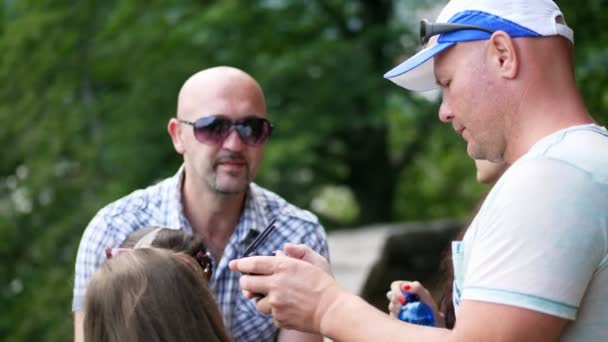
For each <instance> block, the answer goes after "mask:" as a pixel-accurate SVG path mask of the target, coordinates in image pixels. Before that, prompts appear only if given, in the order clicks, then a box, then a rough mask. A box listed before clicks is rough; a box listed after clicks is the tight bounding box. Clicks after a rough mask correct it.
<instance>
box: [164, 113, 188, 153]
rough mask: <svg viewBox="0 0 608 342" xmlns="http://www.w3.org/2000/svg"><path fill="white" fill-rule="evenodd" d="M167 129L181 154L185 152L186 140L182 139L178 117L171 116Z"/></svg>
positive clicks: (174, 146)
mask: <svg viewBox="0 0 608 342" xmlns="http://www.w3.org/2000/svg"><path fill="white" fill-rule="evenodd" d="M167 131H168V132H169V135H170V136H171V140H172V141H173V148H175V151H177V153H179V154H184V151H185V148H184V142H183V141H182V137H181V135H180V133H181V125H180V123H179V121H177V119H176V118H171V119H170V120H169V124H168V125H167Z"/></svg>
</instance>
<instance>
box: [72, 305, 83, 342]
mask: <svg viewBox="0 0 608 342" xmlns="http://www.w3.org/2000/svg"><path fill="white" fill-rule="evenodd" d="M83 326H84V315H83V313H82V312H81V311H76V312H74V342H84V329H83Z"/></svg>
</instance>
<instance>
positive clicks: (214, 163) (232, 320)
mask: <svg viewBox="0 0 608 342" xmlns="http://www.w3.org/2000/svg"><path fill="white" fill-rule="evenodd" d="M167 128H168V131H169V135H170V136H171V140H172V142H173V147H174V148H175V151H176V152H177V153H179V154H181V155H182V156H183V160H184V162H183V166H182V167H181V168H180V169H179V170H178V171H177V173H176V174H175V175H174V176H173V177H170V178H167V179H165V180H163V181H161V182H159V183H157V184H155V185H152V186H150V187H148V188H145V189H141V190H137V191H135V192H133V193H131V194H130V195H128V196H126V197H124V198H121V199H119V200H117V201H115V202H113V203H110V204H109V205H107V206H106V207H104V208H103V209H101V210H100V211H99V212H98V213H97V215H96V216H95V217H94V218H93V220H92V221H91V222H90V223H89V225H88V226H87V228H86V230H85V232H84V234H83V237H82V240H81V242H80V247H79V249H78V255H77V259H76V275H75V283H74V300H73V305H72V309H73V311H74V313H75V336H76V340H79V341H82V314H81V310H82V307H81V305H82V301H83V298H84V294H85V288H86V284H87V282H88V281H89V279H90V277H91V276H92V274H93V273H94V272H95V270H96V269H97V268H98V267H99V265H100V264H101V263H102V262H103V261H104V259H105V256H104V248H105V247H118V246H119V245H120V244H121V243H122V241H124V240H125V239H126V238H127V237H128V236H129V235H130V234H131V233H133V232H135V231H137V230H138V229H141V228H144V227H147V226H161V227H172V228H175V229H182V230H184V231H186V232H188V233H192V234H195V235H196V236H197V237H198V238H200V239H201V240H202V241H204V242H205V244H206V246H207V248H208V249H209V250H210V251H211V254H212V257H213V259H214V260H213V261H214V266H215V269H214V270H213V275H212V278H211V280H210V287H211V289H212V291H213V292H214V294H215V297H216V299H217V302H218V304H219V307H220V311H221V312H222V314H223V317H224V322H225V323H226V327H227V328H228V329H229V330H230V331H231V333H232V337H233V338H234V340H235V341H239V342H240V341H275V340H276V339H277V338H278V340H279V341H320V340H321V337H320V336H318V335H310V334H305V333H301V332H298V331H294V330H289V331H288V330H282V331H279V330H278V329H277V328H276V327H275V326H274V325H273V322H272V318H271V317H270V316H267V315H263V314H260V313H259V312H257V311H256V309H255V303H254V302H252V301H251V300H247V299H246V298H245V297H243V296H242V294H241V291H240V288H239V277H240V273H238V272H232V271H230V270H229V269H228V262H229V261H230V260H232V259H236V258H240V257H242V256H243V253H244V251H245V249H246V247H247V246H248V245H249V243H251V241H252V240H254V239H255V237H256V236H258V235H259V234H260V232H261V230H263V229H264V228H265V227H266V226H267V225H268V224H269V223H270V221H271V220H273V219H276V223H275V226H276V229H275V230H274V231H273V232H272V234H271V235H269V237H268V238H267V239H266V240H265V241H264V242H263V243H262V244H261V245H260V246H259V248H258V250H257V252H258V253H260V254H271V253H273V252H274V251H275V250H281V249H282V248H283V245H284V244H285V242H288V241H289V242H297V243H303V244H306V245H308V246H310V247H311V248H312V249H314V250H315V251H317V252H318V253H320V254H322V255H324V256H327V255H328V249H327V242H326V236H325V231H324V229H323V227H322V226H321V225H320V224H319V221H318V219H317V217H316V216H314V215H313V214H312V213H310V212H308V211H305V210H302V209H299V208H297V207H295V206H293V205H291V204H289V203H288V202H287V201H285V200H284V199H283V198H281V197H279V196H278V195H276V194H274V193H272V192H270V191H268V190H266V189H263V188H261V187H260V186H258V185H256V184H255V183H253V179H254V178H255V176H256V174H257V171H258V168H259V166H260V163H261V161H262V158H263V155H264V145H265V143H266V141H267V140H268V138H269V137H270V135H271V133H272V125H271V123H270V122H269V121H268V119H267V118H266V104H265V99H264V94H263V91H262V88H261V87H260V85H259V84H258V83H257V82H256V81H255V80H254V79H253V78H252V77H251V76H250V75H248V74H247V73H245V72H243V71H241V70H239V69H236V68H232V67H224V66H222V67H215V68H211V69H206V70H203V71H200V72H198V73H196V74H194V75H193V76H191V77H190V78H189V79H188V80H187V81H186V82H185V83H184V85H183V86H182V88H181V90H180V92H179V96H178V103H177V115H176V116H175V117H173V118H171V119H170V120H169V124H168V127H167ZM159 272H162V270H159Z"/></svg>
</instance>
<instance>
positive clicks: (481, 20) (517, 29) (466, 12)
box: [384, 0, 574, 91]
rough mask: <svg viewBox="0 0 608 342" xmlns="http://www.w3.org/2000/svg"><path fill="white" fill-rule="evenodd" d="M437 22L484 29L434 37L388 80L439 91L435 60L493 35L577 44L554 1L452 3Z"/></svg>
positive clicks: (456, 0)
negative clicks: (552, 38)
mask: <svg viewBox="0 0 608 342" xmlns="http://www.w3.org/2000/svg"><path fill="white" fill-rule="evenodd" d="M435 23H446V24H461V25H470V26H476V27H480V28H483V29H485V30H483V29H459V30H455V31H451V32H447V33H441V34H439V35H436V36H433V37H432V38H431V39H430V40H429V42H428V43H427V44H426V46H425V47H424V49H422V50H421V51H419V52H418V53H417V54H415V55H414V56H412V57H410V58H409V59H407V60H406V61H405V62H403V63H401V64H399V65H398V66H396V67H395V68H393V69H392V70H390V71H389V72H387V73H386V74H385V75H384V77H385V78H387V79H389V80H391V81H392V82H394V83H396V84H397V85H399V86H401V87H403V88H406V89H410V90H414V91H427V90H433V89H437V88H438V85H437V83H436V81H435V74H434V62H433V59H434V58H433V57H435V56H436V55H437V54H438V53H440V52H442V51H444V50H446V49H447V48H449V47H451V46H453V45H455V44H456V43H459V42H466V41H473V40H484V39H489V38H490V37H491V35H492V33H490V32H496V31H504V32H506V33H508V34H509V35H510V36H511V37H513V38H517V37H542V36H557V35H559V36H563V37H565V38H567V39H568V40H570V41H571V42H572V43H574V33H573V31H572V29H570V28H569V27H568V26H566V24H565V20H564V17H563V14H562V12H561V11H560V9H559V7H557V5H556V4H555V3H554V2H553V1H551V0H452V1H450V2H449V3H448V4H447V5H446V6H445V7H444V8H443V10H442V11H441V13H440V14H439V17H438V18H437V20H436V22H435Z"/></svg>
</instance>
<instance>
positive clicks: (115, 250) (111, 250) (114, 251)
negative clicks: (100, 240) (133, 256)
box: [105, 247, 131, 259]
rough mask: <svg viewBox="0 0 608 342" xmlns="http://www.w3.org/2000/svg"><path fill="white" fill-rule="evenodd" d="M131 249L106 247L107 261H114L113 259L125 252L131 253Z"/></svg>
mask: <svg viewBox="0 0 608 342" xmlns="http://www.w3.org/2000/svg"><path fill="white" fill-rule="evenodd" d="M130 250H131V248H110V247H106V249H105V252H106V259H112V258H113V257H115V256H117V255H119V254H122V253H124V252H127V251H130Z"/></svg>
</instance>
